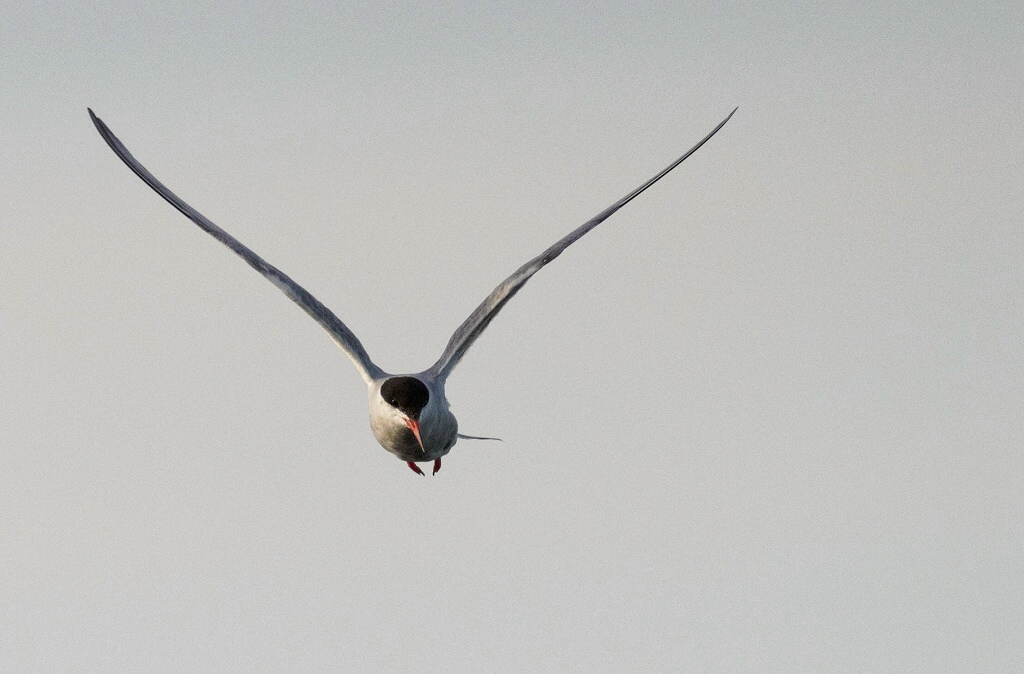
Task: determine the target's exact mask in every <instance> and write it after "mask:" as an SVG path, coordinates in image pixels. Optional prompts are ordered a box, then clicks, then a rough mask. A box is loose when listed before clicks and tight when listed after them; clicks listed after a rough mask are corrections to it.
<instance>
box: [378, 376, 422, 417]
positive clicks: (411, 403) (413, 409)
mask: <svg viewBox="0 0 1024 674" xmlns="http://www.w3.org/2000/svg"><path fill="white" fill-rule="evenodd" d="M380 395H381V397H382V398H384V402H386V403H387V404H388V405H391V406H392V407H394V408H395V409H398V410H400V411H401V412H402V413H404V414H405V415H406V416H408V417H409V418H411V419H417V418H419V416H420V412H421V411H422V410H423V408H424V407H426V406H427V403H428V402H429V401H430V391H428V390H427V385H426V384H424V383H423V382H421V381H420V380H419V379H417V378H416V377H392V378H391V379H388V380H387V381H385V382H384V383H383V384H382V385H381V387H380Z"/></svg>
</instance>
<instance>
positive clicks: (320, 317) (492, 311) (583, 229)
mask: <svg viewBox="0 0 1024 674" xmlns="http://www.w3.org/2000/svg"><path fill="white" fill-rule="evenodd" d="M737 109H738V108H737ZM735 113H736V109H734V110H733V111H732V112H730V113H729V115H728V116H727V117H726V118H725V119H723V120H722V121H721V122H720V123H719V124H718V126H716V127H715V128H714V129H712V130H711V133H709V134H708V135H706V136H705V137H704V138H703V139H702V140H701V141H700V142H699V143H697V144H696V145H694V146H693V147H692V148H690V149H689V150H687V151H686V153H685V154H684V155H683V156H681V157H679V158H678V159H676V160H675V161H674V162H672V163H671V164H669V165H668V167H667V168H665V169H663V170H662V171H660V172H659V173H658V174H657V175H655V176H654V177H653V178H651V179H650V180H648V181H647V182H645V183H644V184H642V185H640V187H638V188H636V189H635V190H633V191H632V192H630V193H629V194H627V195H626V196H624V197H622V198H621V199H619V200H618V201H616V202H615V203H614V204H612V205H611V206H609V207H608V208H606V209H605V210H603V211H601V212H600V213H598V214H597V215H595V216H594V217H593V218H591V219H590V220H588V221H587V222H585V223H583V224H582V225H580V226H579V227H577V228H576V229H574V230H573V231H571V232H569V233H568V234H567V235H566V236H564V237H563V238H561V239H559V240H558V241H557V242H555V244H554V245H552V246H551V247H550V248H548V249H547V250H545V251H544V252H543V253H541V254H540V255H538V256H537V257H535V258H533V259H532V260H530V261H529V262H527V263H526V264H524V265H523V266H521V267H520V268H519V269H517V270H516V271H515V272H513V273H512V275H511V276H509V277H508V278H507V279H505V280H504V281H502V282H501V283H500V284H498V287H496V288H495V289H494V290H493V291H492V292H491V294H490V295H488V296H487V298H486V299H485V300H484V301H483V302H482V303H481V304H480V306H478V307H477V308H476V309H475V310H474V311H473V313H472V314H470V315H469V318H467V319H466V320H465V321H464V322H463V323H462V325H460V326H459V328H458V329H457V330H456V331H455V334H453V335H452V337H451V339H450V340H449V342H448V346H447V347H446V348H445V350H444V353H442V354H441V357H440V358H438V360H437V362H436V363H434V364H433V365H431V366H430V367H429V368H428V369H426V370H424V371H423V372H417V373H415V374H405V375H392V374H389V373H387V372H385V371H384V370H382V369H380V368H379V367H377V365H376V364H375V363H374V362H373V361H372V360H370V356H369V355H367V353H366V349H364V348H363V345H362V344H361V343H360V342H359V339H358V338H356V336H355V335H354V334H352V331H351V330H349V329H348V327H347V326H346V325H345V324H344V323H342V322H341V321H340V320H339V319H338V317H337V316H335V315H334V313H333V312H331V310H330V309H328V308H327V307H325V306H324V305H323V304H321V303H320V301H319V300H317V299H316V298H315V297H313V296H312V295H311V294H310V293H309V292H308V291H307V290H306V289H305V288H303V287H302V286H300V285H299V284H298V283H296V282H295V281H293V280H292V279H291V278H289V277H288V276H287V275H286V274H285V273H284V272H282V271H280V270H279V269H277V268H276V267H274V266H273V265H271V264H270V263H268V262H267V261H266V260H264V259H263V258H262V257H260V256H259V255H257V254H256V253H254V252H253V251H252V250H250V249H249V248H248V247H246V246H245V245H243V244H242V243H241V242H239V241H238V239H236V238H235V237H233V236H231V235H230V234H228V233H227V232H225V231H224V230H223V229H221V228H220V227H218V226H217V225H215V224H213V223H212V222H210V220H208V219H207V218H206V217H205V216H204V215H202V214H201V213H200V212H199V211H197V210H195V209H194V208H192V207H191V206H189V205H188V204H187V203H185V202H184V201H182V200H181V199H180V198H179V197H178V196H177V195H175V194H174V193H173V192H171V190H169V189H167V187H165V186H164V184H163V183H161V182H160V181H159V180H157V179H156V178H155V177H153V174H152V173H150V172H149V171H148V170H147V169H146V167H144V166H143V165H142V164H140V163H139V162H138V160H137V159H135V157H133V156H132V155H131V153H130V152H128V149H127V148H126V147H125V146H124V145H123V144H122V143H121V141H120V140H118V139H117V136H115V135H114V134H113V133H112V132H111V131H110V129H109V128H107V125H106V124H104V123H103V121H102V120H100V118H99V117H97V116H96V115H95V114H94V113H93V111H92V110H91V109H90V110H89V116H90V117H91V118H92V121H93V124H95V125H96V129H97V130H98V131H99V133H100V135H101V136H102V137H103V140H105V141H106V143H107V145H109V146H110V149H112V150H113V151H114V153H115V154H116V155H117V156H118V157H120V158H121V161H123V162H124V163H125V164H126V165H127V166H128V168H130V169H131V170H132V171H134V172H135V174H136V175H137V176H139V177H140V178H142V180H143V182H145V183H146V184H147V185H149V186H150V187H151V188H153V190H154V191H155V192H156V193H157V194H159V195H160V196H161V197H163V198H164V199H166V200H167V201H168V202H169V203H170V204H171V205H172V206H174V207H175V208H177V209H178V210H179V211H181V213H182V214H183V215H185V217H187V218H188V219H189V220H191V221H192V222H194V223H195V224H197V225H199V227H200V229H202V230H204V231H205V232H207V233H209V234H210V235H212V236H213V238H215V239H217V240H218V241H220V242H221V243H223V244H224V245H225V246H227V247H228V248H230V249H231V250H233V251H234V252H235V253H237V254H238V256H239V257H241V258H242V259H243V260H245V261H246V262H247V263H249V266H251V267H252V268H253V269H255V270H256V271H258V272H259V273H260V274H262V275H263V276H265V277H266V278H267V280H269V281H270V282H271V283H273V284H274V285H276V286H277V287H278V288H279V289H280V290H281V291H282V292H283V293H284V294H285V295H287V296H288V297H290V298H291V299H292V301H293V302H295V303H296V304H298V305H299V306H300V307H302V309H303V311H305V312H306V313H307V314H309V315H310V316H311V317H312V318H313V320H315V321H316V322H317V323H319V324H320V326H321V327H322V328H323V329H324V330H326V331H327V333H328V334H329V335H330V336H331V337H332V338H333V339H334V341H335V342H337V344H338V346H340V347H341V350H342V351H344V352H345V353H346V354H347V355H348V357H349V358H350V359H351V360H352V362H353V363H354V364H355V366H356V369H357V370H358V371H359V374H360V376H362V378H363V381H365V382H366V386H367V389H368V393H369V403H370V428H371V429H372V431H373V435H374V437H376V438H377V442H379V443H380V444H381V446H382V447H384V449H386V450H387V451H389V452H391V453H392V454H394V455H395V456H397V457H398V458H399V459H401V460H403V461H405V462H406V463H407V464H408V466H409V468H411V469H412V470H413V471H415V472H416V473H419V474H420V475H423V474H424V473H423V471H422V470H421V469H420V467H419V466H418V465H417V463H419V462H430V461H433V462H434V469H433V474H437V471H438V470H440V468H441V457H443V456H444V455H446V454H447V453H448V452H449V451H450V450H451V448H452V447H453V446H454V445H455V443H456V441H457V440H458V439H459V438H462V439H472V440H494V439H495V438H481V437H477V436H470V435H463V434H461V433H459V425H458V422H456V420H455V416H454V415H453V414H452V413H451V410H450V409H449V404H448V399H447V398H446V397H445V390H444V386H445V382H446V381H447V379H448V376H449V375H450V374H451V373H452V370H453V369H455V366H456V365H458V364H459V361H460V360H462V357H463V356H464V355H465V354H466V351H467V350H468V349H469V347H470V346H472V345H473V342H475V341H476V339H477V338H478V337H479V336H480V334H481V333H482V332H483V331H484V330H485V329H486V328H487V326H488V325H490V323H491V321H492V320H494V317H495V316H497V315H498V312H499V311H501V308H502V307H504V306H505V303H506V302H508V301H509V300H510V299H512V297H513V296H514V295H515V294H516V293H517V292H518V291H519V289H520V288H522V287H523V285H524V284H525V283H526V282H527V281H528V280H529V279H530V277H531V276H533V275H534V274H536V273H537V272H538V271H540V269H541V268H542V267H544V265H546V264H548V263H549V262H551V261H552V260H554V259H555V258H556V257H558V256H559V255H561V253H562V251H564V250H565V249H566V248H568V247H569V246H570V245H572V244H573V243H575V242H576V241H577V240H578V239H579V238H580V237H582V236H583V235H584V234H586V233H587V232H589V231H590V230H592V229H593V228H594V227H597V226H598V225H599V224H601V223H602V222H604V221H605V220H606V219H608V217H609V216H611V215H612V214H613V213H615V211H617V210H619V209H620V208H622V207H623V206H625V205H626V204H628V203H629V202H630V201H632V200H633V199H635V198H636V197H637V196H639V195H640V194H641V193H642V192H643V191H644V190H646V189H647V188H648V187H650V186H651V185H653V184H654V183H656V182H658V181H659V180H660V179H661V178H663V177H664V176H665V175H666V174H667V173H668V172H669V171H671V170H672V169H674V168H675V167H676V166H678V165H679V164H681V163H682V162H683V160H685V159H686V158H687V157H689V156H690V155H691V154H693V153H694V152H696V151H697V150H698V149H699V148H700V147H701V146H702V145H703V144H704V143H706V142H707V141H708V140H709V139H710V138H711V137H712V136H714V135H715V134H716V133H718V130H719V129H721V128H722V127H723V126H725V123H726V122H728V121H729V119H730V118H731V117H732V116H733V115H734V114H735Z"/></svg>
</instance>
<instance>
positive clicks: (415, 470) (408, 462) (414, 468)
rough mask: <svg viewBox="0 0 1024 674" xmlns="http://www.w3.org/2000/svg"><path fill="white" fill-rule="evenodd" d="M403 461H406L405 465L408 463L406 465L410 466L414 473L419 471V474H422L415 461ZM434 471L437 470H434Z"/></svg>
mask: <svg viewBox="0 0 1024 674" xmlns="http://www.w3.org/2000/svg"><path fill="white" fill-rule="evenodd" d="M405 463H406V465H408V466H409V467H410V468H412V472H414V473H419V474H420V475H423V471H422V470H420V467H419V466H417V465H416V464H415V463H413V462H412V461H406V462H405ZM434 472H437V471H434Z"/></svg>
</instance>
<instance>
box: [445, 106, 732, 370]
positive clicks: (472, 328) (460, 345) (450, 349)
mask: <svg viewBox="0 0 1024 674" xmlns="http://www.w3.org/2000/svg"><path fill="white" fill-rule="evenodd" d="M738 109H739V108H736V109H734V110H733V111H732V112H730V113H729V116H728V117H726V118H725V119H723V120H722V121H721V122H720V123H719V124H718V126H716V127H715V128H714V129H712V131H711V133H709V134H708V135H706V136H704V139H703V140H701V141H700V142H699V143H697V144H696V145H694V146H693V147H691V148H690V149H689V150H687V151H686V154H684V155H683V156H682V157H680V158H679V159H676V160H675V161H674V162H672V163H671V164H669V166H668V168H666V169H664V170H663V171H661V172H660V173H658V174H657V175H656V176H654V177H653V178H651V179H650V180H648V181H647V182H645V183H644V184H643V185H641V186H640V187H638V188H636V189H635V190H633V191H632V192H630V193H629V194H627V195H626V196H624V197H622V198H621V199H619V200H618V201H616V202H615V203H614V204H612V205H611V206H609V207H608V208H606V209H605V210H603V211H601V212H600V213H598V214H597V215H595V216H594V217H593V218H592V219H590V220H588V221H587V222H585V223H584V224H582V225H580V226H579V227H577V228H576V229H574V230H573V231H571V232H569V234H567V235H566V236H565V237H564V238H562V239H560V240H559V241H558V242H557V243H555V244H554V245H553V246H551V247H550V248H548V249H547V250H545V251H544V252H543V253H541V254H540V255H538V256H537V257H535V258H533V259H532V260H530V261H529V262H527V263H526V264H524V265H523V266H522V267H520V268H519V269H517V270H516V271H515V272H514V273H513V274H512V275H511V276H509V277H508V278H507V279H505V280H504V281H502V282H501V284H499V285H498V287H497V288H495V289H494V290H493V291H492V292H491V294H490V295H488V296H487V299H485V300H484V301H483V303H482V304H481V305H480V306H478V307H477V308H476V309H475V310H474V311H473V313H472V314H470V315H469V318H467V319H466V320H465V321H464V322H463V323H462V325H460V326H459V329H458V330H456V331H455V334H453V335H452V338H451V340H449V342H448V346H447V347H446V348H445V350H444V353H443V354H441V357H440V358H439V359H438V361H437V362H436V363H434V364H433V365H432V366H431V368H430V369H429V370H427V372H428V373H430V374H432V375H433V376H435V377H439V378H441V379H445V378H447V377H448V375H449V374H451V371H452V370H453V369H454V368H455V366H456V365H458V364H459V361H460V360H462V357H463V356H464V355H465V354H466V351H467V350H468V349H469V347H470V346H472V345H473V342H475V341H476V339H477V337H479V336H480V334H481V333H482V332H483V331H484V330H485V329H486V328H487V326H488V325H489V324H490V322H491V321H492V320H494V317H495V316H497V315H498V312H499V311H501V308H502V307H504V306H505V303H506V302H508V301H509V300H510V299H512V297H513V296H514V295H515V294H516V293H517V292H519V289H520V288H522V287H523V285H525V284H526V282H527V281H528V280H530V277H531V276H533V275H534V274H536V273H537V272H538V271H540V269H541V268H542V267H543V266H544V265H546V264H547V263H549V262H551V261H552V260H554V259H555V258H556V257H558V256H559V255H561V254H562V251H563V250H565V249H566V248H568V247H569V246H570V245H572V244H573V243H575V242H576V240H577V239H579V238H580V237H582V236H583V235H584V234H586V233H587V232H589V231H590V230H592V229H593V228H594V227H597V226H598V225H600V224H601V223H602V222H604V221H605V220H607V219H608V218H609V217H610V216H611V215H612V213H614V212H615V211H617V210H619V209H620V208H622V207H623V206H625V205H626V204H628V203H629V202H630V201H632V200H633V199H635V198H636V197H637V196H639V195H640V193H641V192H643V191H644V190H646V189H647V188H648V187H650V186H651V185H653V184H654V183H656V182H658V181H659V180H661V179H662V178H663V177H665V175H666V174H667V173H668V172H669V171H671V170H672V169H674V168H675V167H676V166H679V164H681V163H682V162H683V160H684V159H686V158H687V157H689V156H690V155H691V154H693V153H694V152H696V151H697V150H698V149H699V148H700V146H701V145H703V144H704V143H706V142H708V140H709V139H710V138H711V137H712V136H714V135H715V134H716V133H718V130H719V129H721V128H722V127H723V126H725V123H726V122H728V121H729V119H730V118H731V117H732V116H733V115H734V114H735V113H736V110H738Z"/></svg>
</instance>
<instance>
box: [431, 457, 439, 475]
mask: <svg viewBox="0 0 1024 674" xmlns="http://www.w3.org/2000/svg"><path fill="white" fill-rule="evenodd" d="M439 470H441V459H434V472H433V473H431V475H437V471H439Z"/></svg>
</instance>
